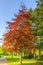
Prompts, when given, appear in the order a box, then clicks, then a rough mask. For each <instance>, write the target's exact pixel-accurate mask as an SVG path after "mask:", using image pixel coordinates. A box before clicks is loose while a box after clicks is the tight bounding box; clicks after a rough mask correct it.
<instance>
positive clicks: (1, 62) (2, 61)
mask: <svg viewBox="0 0 43 65" xmlns="http://www.w3.org/2000/svg"><path fill="white" fill-rule="evenodd" d="M0 65H8V62H7V60H6V57H5V56H4V57H2V58H0Z"/></svg>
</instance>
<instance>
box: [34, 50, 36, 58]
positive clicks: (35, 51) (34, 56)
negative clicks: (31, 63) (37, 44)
mask: <svg viewBox="0 0 43 65" xmlns="http://www.w3.org/2000/svg"><path fill="white" fill-rule="evenodd" d="M35 58H36V50H35V49H34V59H35Z"/></svg>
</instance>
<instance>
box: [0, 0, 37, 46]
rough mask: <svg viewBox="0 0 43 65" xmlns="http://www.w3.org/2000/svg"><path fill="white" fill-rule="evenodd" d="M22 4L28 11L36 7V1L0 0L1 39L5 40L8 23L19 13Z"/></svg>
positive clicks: (0, 42)
mask: <svg viewBox="0 0 43 65" xmlns="http://www.w3.org/2000/svg"><path fill="white" fill-rule="evenodd" d="M21 3H24V4H25V5H26V7H27V9H29V8H33V9H34V8H35V7H36V3H35V0H0V38H3V34H4V33H5V32H6V27H7V23H6V22H7V21H11V20H12V19H13V18H14V13H17V12H18V10H19V9H20V4H21ZM1 44H2V41H1V40H0V45H1Z"/></svg>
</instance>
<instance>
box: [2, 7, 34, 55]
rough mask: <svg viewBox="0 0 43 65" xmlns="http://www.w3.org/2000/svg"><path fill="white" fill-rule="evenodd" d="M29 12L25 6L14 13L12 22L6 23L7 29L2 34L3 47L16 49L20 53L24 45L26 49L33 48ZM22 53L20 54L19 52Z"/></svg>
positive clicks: (11, 49) (10, 49)
mask: <svg viewBox="0 0 43 65" xmlns="http://www.w3.org/2000/svg"><path fill="white" fill-rule="evenodd" d="M30 20H31V13H29V12H27V11H26V9H25V7H24V6H22V9H21V10H19V13H18V14H15V18H14V20H13V22H7V23H8V31H7V33H6V34H4V43H3V47H4V48H5V49H7V50H9V51H12V52H14V51H16V52H19V53H20V54H21V52H22V51H23V49H24V47H26V48H27V49H28V50H31V49H32V48H34V41H35V37H34V36H33V29H32V26H31V24H30ZM21 55H22V54H21Z"/></svg>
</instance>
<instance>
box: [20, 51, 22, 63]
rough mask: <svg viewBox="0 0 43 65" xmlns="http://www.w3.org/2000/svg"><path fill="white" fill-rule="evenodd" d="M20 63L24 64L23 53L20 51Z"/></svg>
mask: <svg viewBox="0 0 43 65" xmlns="http://www.w3.org/2000/svg"><path fill="white" fill-rule="evenodd" d="M20 64H22V53H21V52H20Z"/></svg>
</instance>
